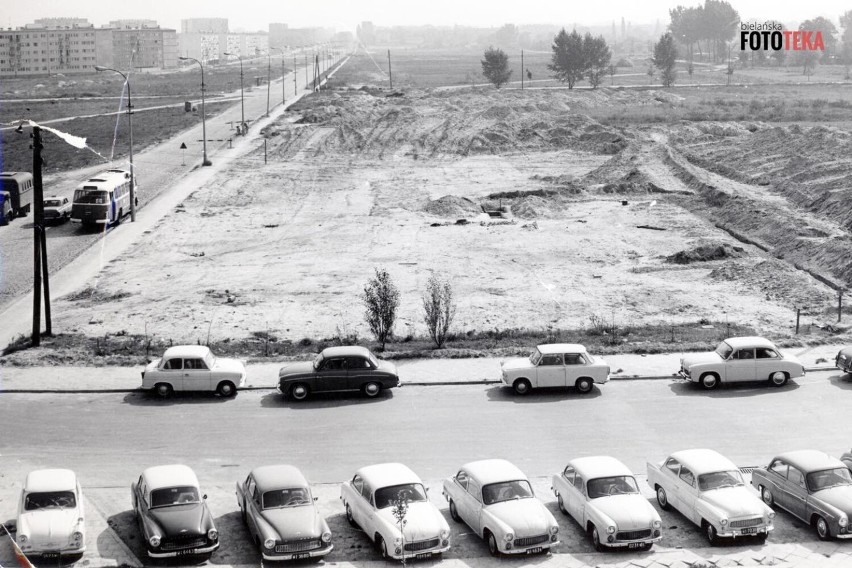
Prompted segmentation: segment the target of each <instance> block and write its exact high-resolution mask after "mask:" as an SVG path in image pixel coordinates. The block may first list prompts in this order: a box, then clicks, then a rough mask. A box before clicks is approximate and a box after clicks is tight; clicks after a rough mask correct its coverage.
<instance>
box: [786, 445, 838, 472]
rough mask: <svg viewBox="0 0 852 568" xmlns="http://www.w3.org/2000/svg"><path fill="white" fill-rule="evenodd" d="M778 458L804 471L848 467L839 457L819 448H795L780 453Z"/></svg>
mask: <svg viewBox="0 0 852 568" xmlns="http://www.w3.org/2000/svg"><path fill="white" fill-rule="evenodd" d="M776 458H779V459H782V460H784V461H785V462H787V463H788V464H790V465H792V466H794V467H796V468H798V469H800V470H802V471H804V472H810V471H818V470H821V469H831V468H835V467H846V465H845V464H844V463H843V462H842V461H840V460H839V459H837V458H835V457H832V456H830V455H828V454H827V453H825V452H820V451H819V450H795V451H792V452H784V453H783V454H778V455H777V456H776Z"/></svg>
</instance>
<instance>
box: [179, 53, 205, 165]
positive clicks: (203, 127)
mask: <svg viewBox="0 0 852 568" xmlns="http://www.w3.org/2000/svg"><path fill="white" fill-rule="evenodd" d="M178 59H180V60H181V61H195V62H196V63H198V66H199V67H201V142H202V144H203V148H204V159H203V160H202V162H201V165H202V166H212V165H213V162H211V161H210V160H208V159H207V119H206V116H205V114H204V65H203V64H202V63H201V62H200V61H199V60H197V59H196V58H194V57H178Z"/></svg>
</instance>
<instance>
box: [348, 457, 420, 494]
mask: <svg viewBox="0 0 852 568" xmlns="http://www.w3.org/2000/svg"><path fill="white" fill-rule="evenodd" d="M356 475H360V476H361V478H362V479H363V480H364V481H365V482H366V483H367V485H369V486H370V488H371V489H373V490H376V489H379V488H381V487H390V486H393V485H401V484H403V483H423V481H422V480H421V479H420V478H419V477H417V474H416V473H414V472H413V471H411V469H409V467H408V466H407V465H403V464H401V463H378V464H375V465H368V466H365V467H362V468H361V469H359V470H358V471H357V473H356Z"/></svg>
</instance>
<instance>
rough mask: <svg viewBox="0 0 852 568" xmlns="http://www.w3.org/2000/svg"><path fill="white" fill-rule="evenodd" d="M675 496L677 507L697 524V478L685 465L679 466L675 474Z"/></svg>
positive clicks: (698, 520)
mask: <svg viewBox="0 0 852 568" xmlns="http://www.w3.org/2000/svg"><path fill="white" fill-rule="evenodd" d="M677 485H678V489H677V498H678V502H679V503H680V505H679V507H678V509H679V510H680V512H681V513H683V514H684V515H685V516H686V517H687V518H688V519H690V520H691V521H692V522H693V523H695V524H698V523H699V522H700V519H699V518H698V512H697V511H696V501H697V500H698V480H697V479H696V476H695V474H694V473H693V472H692V470H691V469H689V468H688V467H686V466H685V465H681V466H680V472H679V473H678V476H677Z"/></svg>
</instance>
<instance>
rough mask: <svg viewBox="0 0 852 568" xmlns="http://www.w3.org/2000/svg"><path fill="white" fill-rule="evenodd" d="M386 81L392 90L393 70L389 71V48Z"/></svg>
mask: <svg viewBox="0 0 852 568" xmlns="http://www.w3.org/2000/svg"><path fill="white" fill-rule="evenodd" d="M388 82H389V83H390V88H391V90H393V72H392V71H391V60H390V49H389V50H388Z"/></svg>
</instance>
